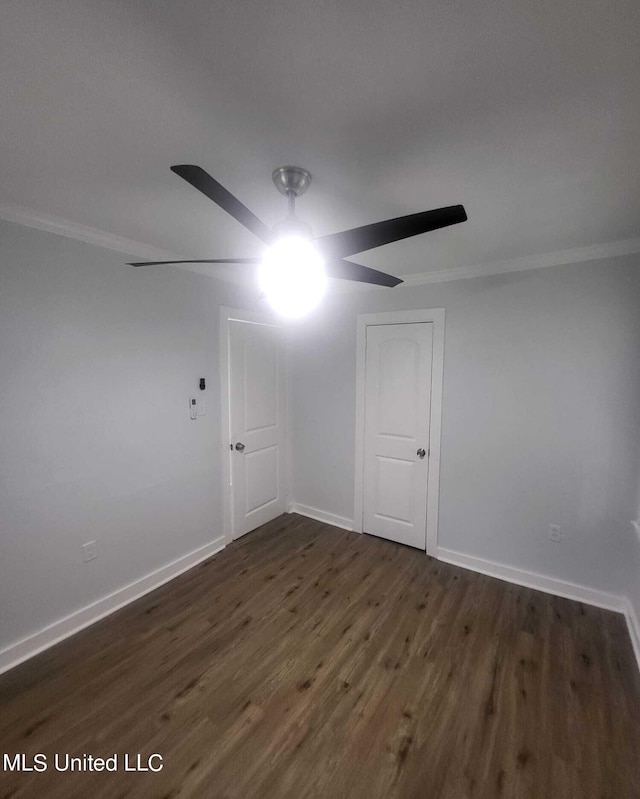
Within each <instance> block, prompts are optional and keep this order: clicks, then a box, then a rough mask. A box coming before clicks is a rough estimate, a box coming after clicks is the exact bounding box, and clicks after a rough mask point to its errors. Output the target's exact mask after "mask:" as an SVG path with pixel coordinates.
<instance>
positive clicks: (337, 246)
mask: <svg viewBox="0 0 640 799" xmlns="http://www.w3.org/2000/svg"><path fill="white" fill-rule="evenodd" d="M466 219H467V213H466V211H465V210H464V207H463V206H462V205H450V206H448V207H446V208H435V209H434V210H433V211H422V212H421V213H419V214H409V216H399V217H398V218H397V219H387V220H385V221H384V222H374V223H373V224H372V225H363V226H362V227H356V228H352V229H351V230H343V231H342V233H332V234H330V235H329V236H320V238H318V239H316V244H317V246H318V248H319V249H320V251H321V252H322V253H323V255H325V256H326V257H327V258H331V257H333V258H344V257H346V256H347V255H353V254H354V253H357V252H364V251H365V250H371V249H373V248H374V247H381V246H382V245H383V244H390V243H391V242H393V241H399V240H400V239H407V238H409V237H410V236H417V235H418V234H420V233H428V232H429V231H430V230H437V229H438V228H442V227H447V226H448V225H456V224H457V223H458V222H464V221H465V220H466Z"/></svg>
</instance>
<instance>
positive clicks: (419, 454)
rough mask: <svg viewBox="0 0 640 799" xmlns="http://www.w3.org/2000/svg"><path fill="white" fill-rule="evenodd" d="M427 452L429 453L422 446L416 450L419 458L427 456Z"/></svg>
mask: <svg viewBox="0 0 640 799" xmlns="http://www.w3.org/2000/svg"><path fill="white" fill-rule="evenodd" d="M426 454H427V453H426V452H425V451H424V450H423V449H422V448H421V449H419V450H418V451H417V452H416V455H417V456H418V457H419V458H424V456H425V455H426Z"/></svg>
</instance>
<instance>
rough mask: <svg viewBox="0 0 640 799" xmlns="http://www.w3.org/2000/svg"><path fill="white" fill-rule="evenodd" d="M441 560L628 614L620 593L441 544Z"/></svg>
mask: <svg viewBox="0 0 640 799" xmlns="http://www.w3.org/2000/svg"><path fill="white" fill-rule="evenodd" d="M438 560H442V561H444V562H445V563H451V564H452V565H454V566H462V568H464V569H471V570H472V571H474V572H480V574H487V575H488V576H489V577H497V578H498V579H499V580H506V582H508V583H515V584H516V585H523V586H524V587H525V588H535V589H536V591H544V592H545V593H547V594H554V595H555V596H561V597H565V598H566V599H575V600H576V601H578V602H584V603H585V604H587V605H595V606H596V607H598V608H605V610H616V611H618V612H619V613H625V611H626V607H627V603H626V599H625V597H622V596H618V595H617V594H609V593H607V592H606V591H596V590H595V589H593V588H588V587H587V586H585V585H580V584H579V583H569V582H566V581H565V580H558V579H556V578H555V577H546V576H545V575H543V574H536V573H535V572H528V571H524V570H523V569H517V568H515V567H514V566H506V565H505V564H503V563H495V562H494V561H491V560H484V559H483V558H477V557H475V556H474V555H464V554H463V553H462V552H454V551H453V550H451V549H444V548H443V547H438Z"/></svg>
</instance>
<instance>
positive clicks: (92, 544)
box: [82, 541, 98, 563]
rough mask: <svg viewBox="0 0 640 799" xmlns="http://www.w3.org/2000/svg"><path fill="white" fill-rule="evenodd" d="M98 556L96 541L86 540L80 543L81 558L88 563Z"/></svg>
mask: <svg viewBox="0 0 640 799" xmlns="http://www.w3.org/2000/svg"><path fill="white" fill-rule="evenodd" d="M97 557H98V544H97V542H96V541H87V543H86V544H83V545H82V560H83V561H84V562H85V563H88V562H89V561H90V560H95V559H96V558H97Z"/></svg>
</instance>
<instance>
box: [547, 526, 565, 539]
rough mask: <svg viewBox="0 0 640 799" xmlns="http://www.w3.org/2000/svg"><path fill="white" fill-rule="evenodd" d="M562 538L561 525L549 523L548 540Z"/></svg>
mask: <svg viewBox="0 0 640 799" xmlns="http://www.w3.org/2000/svg"><path fill="white" fill-rule="evenodd" d="M561 540H562V527H560V525H559V524H550V525H549V541H556V542H557V541H561Z"/></svg>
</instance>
